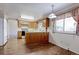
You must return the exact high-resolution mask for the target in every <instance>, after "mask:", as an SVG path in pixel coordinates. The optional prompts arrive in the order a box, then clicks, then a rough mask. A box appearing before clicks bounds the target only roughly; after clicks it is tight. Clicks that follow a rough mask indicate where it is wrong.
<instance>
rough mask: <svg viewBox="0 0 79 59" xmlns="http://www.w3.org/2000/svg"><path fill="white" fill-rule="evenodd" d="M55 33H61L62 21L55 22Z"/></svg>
mask: <svg viewBox="0 0 79 59" xmlns="http://www.w3.org/2000/svg"><path fill="white" fill-rule="evenodd" d="M56 31H58V32H59V31H63V19H61V20H57V21H56Z"/></svg>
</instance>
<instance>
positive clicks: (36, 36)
mask: <svg viewBox="0 0 79 59" xmlns="http://www.w3.org/2000/svg"><path fill="white" fill-rule="evenodd" d="M48 39H49V33H48V32H31V33H26V38H25V41H26V44H33V43H48Z"/></svg>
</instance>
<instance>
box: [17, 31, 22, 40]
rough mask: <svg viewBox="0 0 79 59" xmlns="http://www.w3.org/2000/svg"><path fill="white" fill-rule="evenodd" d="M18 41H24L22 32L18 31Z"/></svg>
mask: <svg viewBox="0 0 79 59" xmlns="http://www.w3.org/2000/svg"><path fill="white" fill-rule="evenodd" d="M18 39H22V31H18Z"/></svg>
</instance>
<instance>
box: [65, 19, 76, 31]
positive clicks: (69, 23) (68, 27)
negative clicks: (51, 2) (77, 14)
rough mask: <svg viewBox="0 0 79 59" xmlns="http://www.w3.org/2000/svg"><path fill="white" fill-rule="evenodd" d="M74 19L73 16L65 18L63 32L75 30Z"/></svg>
mask: <svg viewBox="0 0 79 59" xmlns="http://www.w3.org/2000/svg"><path fill="white" fill-rule="evenodd" d="M76 25H77V23H76V21H75V20H74V19H73V17H69V18H66V19H65V29H64V31H65V32H76Z"/></svg>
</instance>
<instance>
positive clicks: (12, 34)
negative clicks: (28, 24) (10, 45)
mask: <svg viewBox="0 0 79 59" xmlns="http://www.w3.org/2000/svg"><path fill="white" fill-rule="evenodd" d="M17 32H18V24H17V20H8V38H17Z"/></svg>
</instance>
